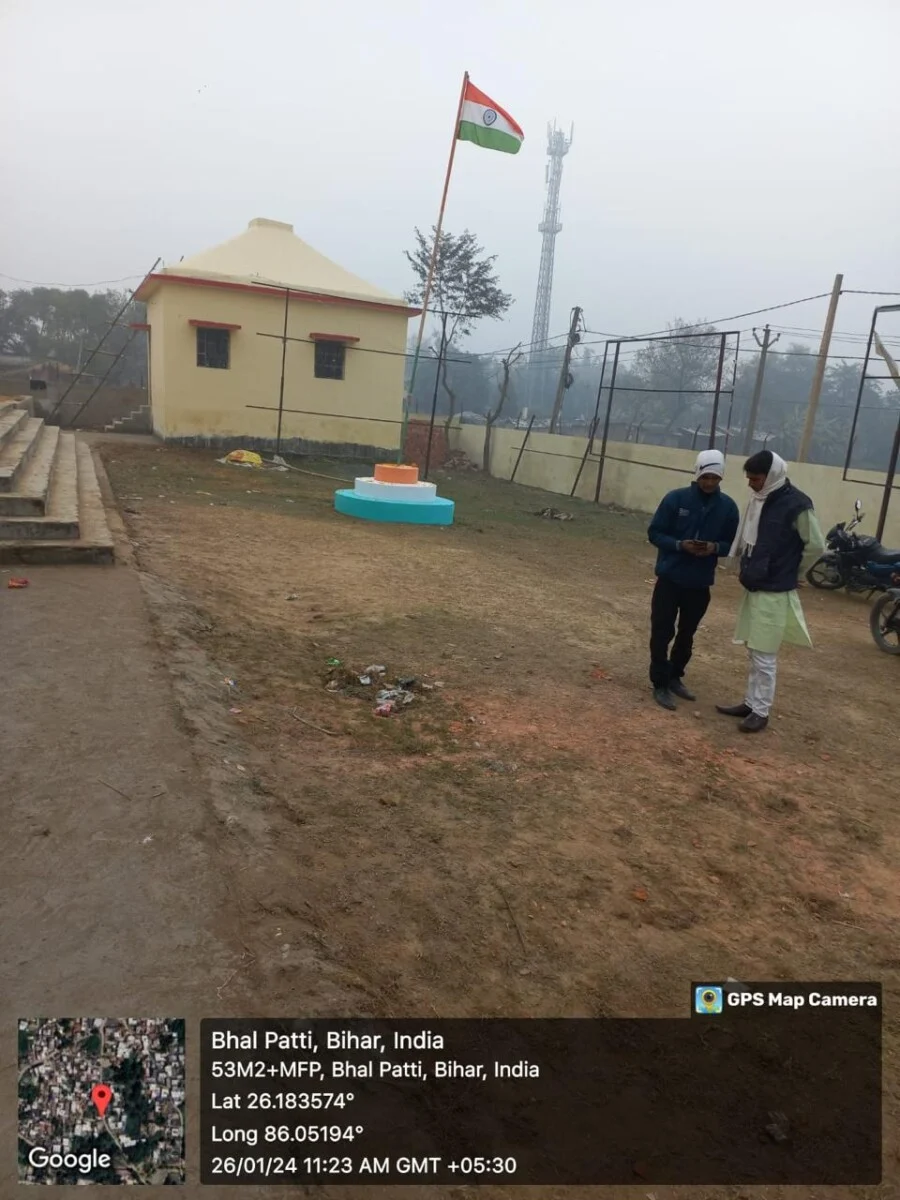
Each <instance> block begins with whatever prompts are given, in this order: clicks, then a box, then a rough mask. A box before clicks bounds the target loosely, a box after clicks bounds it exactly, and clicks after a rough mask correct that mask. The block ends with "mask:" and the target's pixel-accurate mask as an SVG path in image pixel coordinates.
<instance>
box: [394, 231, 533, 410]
mask: <svg viewBox="0 0 900 1200" xmlns="http://www.w3.org/2000/svg"><path fill="white" fill-rule="evenodd" d="M436 235H437V229H436V228H435V227H432V230H431V236H430V238H429V237H426V236H425V234H423V233H422V231H421V230H420V229H419V228H418V227H417V228H416V230H415V245H414V247H413V249H412V250H411V251H410V250H405V251H404V254H405V256H406V260H407V262H408V263H409V265H410V267H411V268H412V271H413V274H414V276H415V278H416V283H415V286H414V287H413V288H412V289H411V290H410V291H408V292H407V293H406V299H407V301H408V303H410V304H418V305H420V304H422V303H423V299H424V296H425V288H426V286H427V281H428V271H429V267H430V264H431V255H432V250H433V248H434V239H435V237H436ZM496 261H497V256H496V255H495V254H493V255H489V254H485V252H484V249H483V247H482V246H480V245H479V243H478V239H477V238H476V237H475V234H474V233H471V232H470V231H469V230H468V229H466V230H464V231H463V232H462V233H461V234H458V235H454V234H452V233H442V234H441V237H440V241H439V242H438V252H437V259H436V262H435V269H434V278H433V281H432V287H431V296H430V298H429V302H428V303H429V308H430V309H432V310H433V311H434V312H435V313H436V314H437V318H438V338H437V357H438V358H439V359H441V360H442V367H441V386H442V388H443V389H444V392H445V394H446V396H447V400H448V402H449V404H448V413H447V422H446V423H447V425H448V426H449V424H450V422H451V421H452V420H453V417H454V416H455V414H456V408H457V393H456V391H455V390H454V388H453V387H452V386H451V384H450V382H449V379H448V372H447V365H448V364H447V358H448V357H449V356H450V355H451V351H452V350H455V349H456V348H457V346H458V343H460V342H462V341H463V340H464V339H465V338H467V337H469V336H470V334H471V333H472V331H473V330H474V329H475V326H476V325H477V323H478V322H479V321H483V320H485V319H490V320H494V321H496V320H499V319H500V318H501V317H503V316H504V315H505V314H506V313H507V312H508V311H509V308H510V306H511V305H512V302H513V299H512V296H510V295H507V293H506V292H504V291H502V290H501V288H500V284H499V280H498V277H497V272H496V270H495V268H494V263H495V262H496ZM433 378H434V377H433V376H432V380H433Z"/></svg>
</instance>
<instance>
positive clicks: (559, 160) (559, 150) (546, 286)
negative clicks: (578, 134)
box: [529, 122, 575, 361]
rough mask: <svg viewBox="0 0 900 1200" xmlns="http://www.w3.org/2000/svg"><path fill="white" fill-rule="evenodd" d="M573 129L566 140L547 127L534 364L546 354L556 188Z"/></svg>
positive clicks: (557, 228)
mask: <svg viewBox="0 0 900 1200" xmlns="http://www.w3.org/2000/svg"><path fill="white" fill-rule="evenodd" d="M574 133H575V126H574V124H573V125H572V127H571V129H570V130H569V136H568V137H566V135H565V134H564V133H563V131H562V130H561V129H557V128H556V122H554V123H553V124H552V125H548V126H547V157H548V158H549V160H550V161H549V162H548V163H547V171H546V180H547V202H546V204H545V205H544V219H543V220H542V221H541V223H540V225H538V230H539V231H540V232H541V233H542V234H543V241H542V242H541V266H540V270H539V271H538V284H537V295H536V296H535V298H534V320H533V321H532V323H531V352H530V355H529V357H530V359H531V360H532V361H534V360H535V358H536V357H537V356H540V355H541V351H546V349H547V346H548V343H549V337H550V301H551V299H552V296H553V260H554V256H555V253H556V235H557V234H558V233H559V232H560V231H561V229H562V223H561V221H560V219H559V188H560V184H561V183H562V170H563V159H564V158H565V156H566V155H567V154H568V153H569V147H570V146H571V145H572V137H573V135H574Z"/></svg>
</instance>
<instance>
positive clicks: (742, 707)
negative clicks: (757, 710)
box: [716, 704, 753, 717]
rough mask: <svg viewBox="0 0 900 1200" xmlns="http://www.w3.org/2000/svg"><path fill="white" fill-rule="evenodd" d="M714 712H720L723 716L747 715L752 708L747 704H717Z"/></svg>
mask: <svg viewBox="0 0 900 1200" xmlns="http://www.w3.org/2000/svg"><path fill="white" fill-rule="evenodd" d="M716 712H717V713H721V714H722V716H723V717H749V716H750V714H751V713H752V712H753V709H752V708H751V707H750V705H749V704H732V705H730V706H728V705H725V704H717V705H716Z"/></svg>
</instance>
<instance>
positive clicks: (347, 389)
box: [137, 217, 417, 454]
mask: <svg viewBox="0 0 900 1200" xmlns="http://www.w3.org/2000/svg"><path fill="white" fill-rule="evenodd" d="M137 298H138V299H139V300H143V301H145V302H146V305H147V326H148V333H147V336H148V339H149V358H150V403H151V409H152V414H153V431H154V433H156V434H157V435H158V436H160V437H162V438H166V439H167V440H171V441H183V442H191V443H201V444H205V445H213V446H218V445H228V446H234V445H235V444H236V443H239V444H240V445H242V446H246V447H255V448H256V449H263V448H266V447H269V448H271V447H272V446H273V445H274V444H275V442H276V439H277V438H278V436H279V428H278V426H279V406H280V407H281V430H280V435H281V444H282V447H283V448H284V449H285V450H288V451H298V452H304V451H310V450H312V451H319V452H322V453H329V454H340V453H342V452H345V451H346V450H347V448H348V447H354V448H356V449H357V450H359V449H361V448H366V449H371V450H372V451H373V452H374V451H375V450H395V449H396V448H397V447H398V446H399V444H400V429H401V420H402V408H403V387H404V364H405V358H404V355H405V352H406V343H407V335H408V321H409V319H410V317H413V316H416V315H417V310H416V309H414V308H410V307H408V305H407V304H406V303H405V301H403V300H402V299H400V298H398V297H396V296H392V295H390V294H389V293H388V292H383V291H381V290H380V289H378V288H375V287H373V286H372V285H371V284H368V283H366V282H364V281H363V280H362V279H358V278H357V277H356V276H355V275H351V274H350V272H349V271H345V270H344V269H343V268H342V267H339V266H338V265H337V264H336V263H333V262H331V261H330V260H329V259H327V258H325V257H324V256H323V255H321V254H319V253H317V252H316V251H315V250H313V249H312V247H310V246H307V245H306V243H305V242H303V241H301V240H300V238H298V237H296V236H295V234H294V230H293V227H292V226H290V225H285V224H283V223H282V222H280V221H268V220H265V219H263V218H261V217H260V218H257V219H256V220H253V221H251V222H250V224H249V226H248V227H247V229H246V230H245V232H244V233H242V234H240V235H239V236H238V237H235V238H232V239H231V240H230V241H227V242H223V243H222V245H220V246H216V247H215V248H214V249H212V250H206V251H204V252H203V253H202V254H197V255H195V256H194V257H193V258H187V259H183V260H182V261H181V262H180V263H178V264H177V265H176V266H171V267H165V268H163V269H162V270H160V271H158V272H156V273H154V274H152V275H150V276H149V277H148V278H147V279H146V280H145V281H144V283H143V284H142V285H141V287H140V288H139V289H138V292H137ZM285 315H286V316H287V336H288V339H289V340H288V341H287V342H284V341H283V340H282V335H283V333H284V330H285ZM283 347H286V350H285V353H284V387H283V399H281V400H280V396H281V391H282V349H283Z"/></svg>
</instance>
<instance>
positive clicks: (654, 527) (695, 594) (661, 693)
mask: <svg viewBox="0 0 900 1200" xmlns="http://www.w3.org/2000/svg"><path fill="white" fill-rule="evenodd" d="M724 474H725V458H724V456H723V455H722V454H720V453H719V451H718V450H704V451H703V452H702V453H701V454H699V455H698V456H697V463H696V466H695V468H694V482H693V483H692V484H691V486H690V487H686V488H677V489H676V490H675V491H674V492H669V494H668V495H667V496H665V497H664V498H663V501H662V503H661V504H660V506H659V508H658V509H657V510H656V515H655V516H654V518H653V520H652V521H651V522H650V527H649V529H648V530H647V535H648V537H649V538H650V541H651V542H652V543H653V545H654V546H656V548H657V550H658V552H659V553H658V554H657V556H656V587H655V588H654V589H653V602H652V604H651V606H650V682H651V684H652V685H653V699H654V700H655V701H656V703H657V704H659V705H660V706H661V707H662V708H667V709H669V710H670V711H671V710H674V708H675V700H674V699H673V697H674V696H679V697H680V698H681V699H682V700H695V699H696V697H695V696H694V695H693V694H692V693H691V692H689V691H688V689H687V688H686V687H685V686H684V672H685V669H686V667H687V665H688V663H689V662H690V660H691V654H692V652H693V648H694V634H695V633H696V632H697V627H698V626H699V624H700V622H701V621H702V620H703V617H704V615H705V613H706V610H707V608H708V607H709V601H710V589H711V588H712V586H713V584H714V583H715V581H716V564H717V563H718V560H719V556H720V555H724V556H727V555H728V553H729V551H730V550H731V543H732V542H733V540H734V536H735V534H736V533H737V529H738V524H739V521H740V514H739V512H738V507H737V505H736V504H735V502H734V501H733V500H732V499H731V497H730V496H726V495H725V494H724V492H723V491H722V490H721V486H720V485H721V482H722V478H723V476H724ZM676 623H677V626H678V632H677V633H676V631H675V627H676ZM673 639H674V641H673ZM670 644H671V647H672V649H671V653H670V651H669V646H670Z"/></svg>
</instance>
